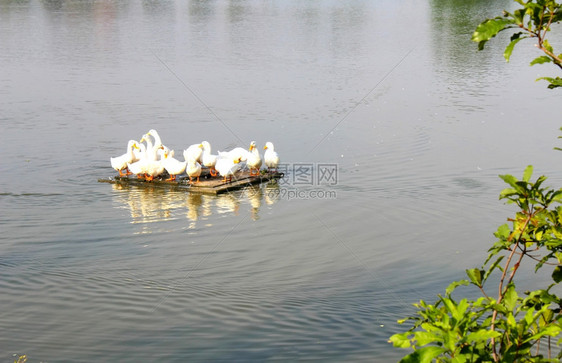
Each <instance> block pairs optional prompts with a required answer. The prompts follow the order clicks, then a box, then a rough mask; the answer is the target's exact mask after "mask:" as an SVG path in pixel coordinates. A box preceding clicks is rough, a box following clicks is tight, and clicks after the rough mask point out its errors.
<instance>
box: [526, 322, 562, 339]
mask: <svg viewBox="0 0 562 363" xmlns="http://www.w3.org/2000/svg"><path fill="white" fill-rule="evenodd" d="M561 331H562V329H560V327H559V326H556V325H549V326H547V327H544V328H543V329H541V331H540V332H539V333H537V334H535V335H533V336H531V337H529V338H528V339H526V340H525V341H524V343H527V342H530V341H533V340H537V339H540V338H541V337H543V336H545V335H548V336H551V337H555V336H558V335H559V334H560V332H561Z"/></svg>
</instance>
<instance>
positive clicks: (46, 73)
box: [0, 0, 562, 362]
mask: <svg viewBox="0 0 562 363" xmlns="http://www.w3.org/2000/svg"><path fill="white" fill-rule="evenodd" d="M509 6H512V5H511V2H510V1H507V0H505V1H496V2H493V3H490V2H488V1H471V2H466V1H460V0H456V1H444V0H432V1H429V2H420V1H413V0H410V1H408V0H405V1H394V0H392V1H391V0H382V1H366V0H365V1H360V0H357V1H276V0H272V1H258V0H248V1H204V0H193V1H179V0H178V1H150V0H144V1H119V2H116V1H109V0H99V1H86V0H84V1H62V0H44V1H39V0H37V1H32V0H30V1H13V0H12V1H10V0H0V47H1V49H2V51H1V52H0V125H1V130H2V143H1V144H0V145H1V146H0V150H1V159H0V160H1V163H0V171H1V172H2V175H3V177H2V183H1V184H0V203H1V206H0V207H1V208H0V228H1V231H2V233H1V235H0V301H1V306H2V309H0V332H1V333H0V360H1V361H3V362H5V361H13V359H14V355H15V354H27V355H28V357H29V362H39V361H42V362H65V361H68V362H94V361H115V362H139V361H166V362H176V361H177V362H185V361H221V360H228V361H231V360H239V361H251V360H259V361H263V360H287V361H294V360H301V359H302V360H304V359H307V360H308V359H317V360H322V361H389V362H391V361H397V360H398V359H399V358H400V357H401V356H402V355H403V354H405V352H406V351H400V350H395V349H393V348H392V347H391V346H390V345H389V344H388V343H387V339H388V337H389V336H390V335H392V334H393V333H395V332H397V331H399V330H400V329H401V327H400V326H398V325H397V324H396V320H397V319H400V318H403V317H405V316H407V315H408V314H409V313H411V312H412V307H411V303H413V302H416V301H417V300H419V299H427V300H433V299H434V297H435V295H436V294H437V293H440V292H442V291H443V289H444V288H445V287H446V286H447V284H448V283H449V282H450V281H451V280H453V279H457V278H461V277H462V276H463V271H464V269H465V268H470V267H473V266H475V265H479V264H480V263H481V262H482V261H483V257H484V255H485V250H486V248H487V246H488V245H489V244H490V243H491V242H493V236H492V233H493V231H495V230H496V228H497V226H498V225H500V224H502V223H504V221H505V218H507V217H508V216H509V215H510V213H511V211H512V208H511V207H510V206H505V205H503V204H502V203H501V202H498V200H497V196H498V194H499V192H500V191H501V189H502V188H503V187H504V186H503V185H502V182H501V180H500V179H499V178H497V175H498V174H505V173H511V174H515V175H517V176H520V175H521V174H522V172H523V169H524V168H525V166H526V165H528V164H533V165H535V173H536V175H537V176H538V175H539V174H546V175H548V176H549V182H550V185H552V186H561V185H562V173H561V171H560V168H559V167H558V165H559V162H560V158H561V157H562V154H560V153H558V152H556V151H553V150H552V149H553V147H554V146H560V141H559V140H557V136H558V135H559V134H560V132H559V131H558V128H559V127H560V126H562V125H561V123H562V120H561V119H560V108H559V104H560V102H559V98H560V93H559V92H560V91H551V90H547V89H546V84H545V83H541V82H536V83H535V82H534V79H535V78H537V77H538V76H545V75H551V76H552V75H553V74H555V72H556V70H555V69H554V68H550V67H548V66H535V67H529V66H528V63H529V61H530V59H531V57H533V56H535V55H537V53H536V50H535V49H534V47H532V46H531V45H530V44H528V45H526V46H520V47H519V49H517V50H516V51H515V53H514V55H513V58H512V60H511V62H510V63H509V64H506V63H505V61H504V60H503V57H502V53H503V46H504V44H505V38H501V37H500V39H499V40H497V41H494V42H492V43H491V44H490V45H489V47H487V48H486V50H485V51H483V52H477V50H476V45H475V44H473V43H471V42H470V34H471V33H472V31H473V29H474V28H475V26H476V25H477V24H478V23H479V22H480V21H481V20H483V19H485V18H486V17H490V16H495V15H497V14H499V12H500V10H501V9H503V8H507V7H509ZM556 40H557V39H554V40H553V42H554V43H555V44H556ZM521 44H523V43H520V45H521ZM151 128H155V129H157V130H158V131H159V133H160V135H161V136H162V139H163V142H164V143H165V144H166V145H168V146H170V147H171V148H173V149H176V150H182V149H184V148H186V147H187V146H188V145H190V144H193V143H195V142H200V141H202V140H208V141H210V142H211V144H212V146H213V150H224V149H227V148H231V147H234V146H244V147H247V146H248V145H249V143H250V141H252V140H255V141H256V142H257V143H258V145H259V147H260V150H261V148H262V147H263V145H264V144H265V142H266V141H272V142H274V143H275V147H276V150H277V151H278V152H279V153H280V155H281V158H282V161H283V162H284V163H285V166H286V172H287V173H286V176H285V178H284V179H283V180H282V181H281V182H280V183H279V184H277V185H275V184H267V185H261V186H258V187H254V188H250V189H247V190H242V191H239V192H235V193H231V194H227V195H221V196H218V197H210V196H199V195H193V194H189V193H183V192H162V191H159V190H156V189H145V188H135V187H131V188H119V187H116V186H112V185H110V184H105V183H98V178H104V177H109V176H113V175H115V172H114V171H113V170H112V169H111V167H110V164H109V158H110V157H111V156H116V155H120V154H122V153H123V152H124V149H125V145H126V143H127V141H128V140H129V139H131V138H134V139H139V138H140V137H141V135H142V134H143V133H145V132H147V131H148V130H149V129H151ZM311 172H312V174H311Z"/></svg>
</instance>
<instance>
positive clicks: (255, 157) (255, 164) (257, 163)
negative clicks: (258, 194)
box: [246, 141, 261, 176]
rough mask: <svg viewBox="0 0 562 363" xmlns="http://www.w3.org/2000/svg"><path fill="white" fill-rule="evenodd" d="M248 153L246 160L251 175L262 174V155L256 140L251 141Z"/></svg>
mask: <svg viewBox="0 0 562 363" xmlns="http://www.w3.org/2000/svg"><path fill="white" fill-rule="evenodd" d="M249 150H250V151H249V153H248V160H247V161H246V165H248V168H250V176H257V175H260V168H261V156H260V153H259V151H258V148H257V147H256V142H255V141H252V142H251V143H250V148H249Z"/></svg>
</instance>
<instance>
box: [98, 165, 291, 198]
mask: <svg viewBox="0 0 562 363" xmlns="http://www.w3.org/2000/svg"><path fill="white" fill-rule="evenodd" d="M283 176H284V174H283V173H279V172H272V173H268V172H265V173H262V174H260V175H258V176H250V172H249V171H239V172H238V173H236V175H234V176H233V177H232V181H231V182H226V183H224V182H223V181H222V177H219V176H216V177H213V176H211V174H210V173H209V171H208V170H206V169H203V170H202V171H201V177H200V178H199V182H198V183H193V184H190V183H189V178H188V177H187V176H184V177H180V178H176V181H167V180H166V179H167V178H168V175H167V174H166V175H165V176H161V177H157V178H155V179H154V180H152V181H147V180H144V179H139V178H137V177H136V176H135V175H131V176H114V177H110V178H107V179H98V182H100V183H110V184H121V185H129V186H140V187H146V186H150V187H157V188H164V189H170V190H185V191H189V192H192V193H203V194H221V193H225V192H228V191H232V190H236V189H241V188H244V187H246V186H248V185H252V184H259V183H263V182H267V181H270V180H275V179H280V178H282V177H283Z"/></svg>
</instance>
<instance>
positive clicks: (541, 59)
mask: <svg viewBox="0 0 562 363" xmlns="http://www.w3.org/2000/svg"><path fill="white" fill-rule="evenodd" d="M550 62H552V58H550V57H549V56H547V55H541V56H540V57H537V58H535V59H533V61H532V62H531V64H530V65H532V66H534V65H535V64H544V63H550Z"/></svg>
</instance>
